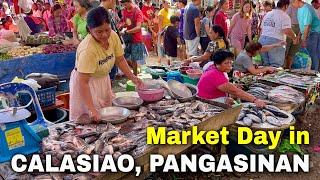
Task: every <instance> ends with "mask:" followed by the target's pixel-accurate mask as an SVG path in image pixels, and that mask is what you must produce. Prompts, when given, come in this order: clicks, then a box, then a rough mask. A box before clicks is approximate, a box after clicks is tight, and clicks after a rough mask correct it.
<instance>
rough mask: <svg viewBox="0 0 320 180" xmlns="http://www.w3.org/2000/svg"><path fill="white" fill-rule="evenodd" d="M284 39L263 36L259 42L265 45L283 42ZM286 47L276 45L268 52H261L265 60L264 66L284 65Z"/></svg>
mask: <svg viewBox="0 0 320 180" xmlns="http://www.w3.org/2000/svg"><path fill="white" fill-rule="evenodd" d="M281 41H282V40H280V39H276V38H272V37H268V36H261V37H260V39H259V43H261V45H262V46H264V45H271V44H276V43H279V42H281ZM285 53H286V48H285V47H284V46H281V47H276V48H273V49H271V50H269V51H268V52H263V53H260V54H261V57H262V61H263V65H264V66H272V67H282V66H283V65H284V58H285Z"/></svg>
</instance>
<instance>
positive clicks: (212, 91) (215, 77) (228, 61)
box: [198, 50, 265, 107]
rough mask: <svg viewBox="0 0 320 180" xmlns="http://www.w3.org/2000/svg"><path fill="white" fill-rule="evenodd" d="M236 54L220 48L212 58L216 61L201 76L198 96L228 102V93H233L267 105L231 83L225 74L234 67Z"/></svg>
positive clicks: (249, 100)
mask: <svg viewBox="0 0 320 180" xmlns="http://www.w3.org/2000/svg"><path fill="white" fill-rule="evenodd" d="M233 58H234V55H233V54H232V53H231V52H230V51H227V50H218V51H217V52H216V53H215V54H214V55H213V56H212V58H211V60H212V61H213V62H214V65H212V66H211V67H210V68H209V69H208V70H207V71H206V72H205V73H204V74H203V75H202V76H201V78H200V80H199V83H198V96H199V97H200V98H203V99H208V100H216V101H220V102H223V103H227V104H231V102H233V101H231V102H228V100H229V99H230V98H228V95H229V94H230V95H233V96H235V97H237V98H240V99H242V100H245V101H248V102H253V103H255V104H256V105H257V106H258V107H263V106H265V102H264V101H262V100H260V99H258V98H256V97H254V96H253V95H251V94H249V93H247V92H245V91H243V90H241V89H239V88H238V87H237V86H235V85H234V84H232V83H230V82H229V80H228V77H227V76H226V75H225V74H226V73H228V72H230V71H231V69H232V60H233Z"/></svg>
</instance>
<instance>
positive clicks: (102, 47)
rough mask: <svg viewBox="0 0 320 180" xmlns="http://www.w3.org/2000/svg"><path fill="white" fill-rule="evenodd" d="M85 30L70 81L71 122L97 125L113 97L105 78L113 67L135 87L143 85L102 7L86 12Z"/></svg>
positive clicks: (107, 79)
mask: <svg viewBox="0 0 320 180" xmlns="http://www.w3.org/2000/svg"><path fill="white" fill-rule="evenodd" d="M87 28H88V31H89V35H87V36H86V37H85V39H84V40H83V41H82V42H81V43H80V45H79V47H78V49H77V54H76V63H75V68H74V70H73V71H72V73H71V77H70V120H71V121H76V122H78V123H90V122H87V121H88V119H89V118H81V117H84V116H85V117H90V120H93V121H98V120H99V119H100V114H99V109H101V108H103V107H107V106H111V104H112V99H113V98H114V94H113V92H112V89H111V82H110V77H109V75H108V74H109V72H110V71H111V69H112V67H113V66H114V65H116V66H118V67H119V68H120V70H121V71H122V72H123V73H124V74H125V75H126V76H127V77H128V78H129V79H130V80H132V81H133V82H134V83H135V84H136V85H137V87H141V86H142V84H143V83H142V81H141V80H140V79H139V78H137V77H136V76H135V75H134V74H133V73H132V72H131V71H130V68H129V66H128V64H127V61H126V59H125V58H124V51H123V48H122V46H121V41H120V38H119V36H118V35H117V33H116V32H114V31H113V30H111V26H110V21H109V14H108V12H107V11H106V10H105V9H104V8H103V7H97V8H94V9H92V10H90V11H89V13H88V15H87ZM82 121H86V122H82Z"/></svg>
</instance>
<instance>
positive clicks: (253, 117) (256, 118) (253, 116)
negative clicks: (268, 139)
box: [246, 114, 262, 123]
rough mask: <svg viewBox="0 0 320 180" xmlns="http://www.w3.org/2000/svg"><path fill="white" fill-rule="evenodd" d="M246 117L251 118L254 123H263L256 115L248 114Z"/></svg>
mask: <svg viewBox="0 0 320 180" xmlns="http://www.w3.org/2000/svg"><path fill="white" fill-rule="evenodd" d="M246 117H248V118H250V119H251V120H252V121H253V122H256V123H261V122H262V120H261V119H260V118H259V117H258V116H256V115H254V114H246Z"/></svg>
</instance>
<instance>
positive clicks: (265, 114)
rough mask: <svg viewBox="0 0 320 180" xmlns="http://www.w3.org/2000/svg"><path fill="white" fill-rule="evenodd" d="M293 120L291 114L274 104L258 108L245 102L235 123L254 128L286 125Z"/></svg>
mask: <svg viewBox="0 0 320 180" xmlns="http://www.w3.org/2000/svg"><path fill="white" fill-rule="evenodd" d="M293 120H294V119H293V116H292V115H291V114H288V113H286V112H285V111H282V110H280V109H279V108H277V107H275V106H272V105H267V106H266V107H265V108H258V107H257V106H255V104H253V103H245V104H243V108H242V110H241V112H240V114H239V117H238V121H237V122H236V123H237V124H240V125H245V126H249V127H255V128H277V127H281V126H283V125H288V124H290V123H291V122H292V121H293Z"/></svg>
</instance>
